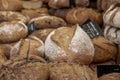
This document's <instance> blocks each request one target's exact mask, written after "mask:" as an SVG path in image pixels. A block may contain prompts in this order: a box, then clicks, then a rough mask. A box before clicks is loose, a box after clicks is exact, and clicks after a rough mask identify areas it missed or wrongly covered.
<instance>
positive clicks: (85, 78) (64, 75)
mask: <svg viewBox="0 0 120 80" xmlns="http://www.w3.org/2000/svg"><path fill="white" fill-rule="evenodd" d="M49 69H50V80H98V78H97V75H96V74H95V73H94V72H93V71H92V70H91V69H90V68H89V67H88V66H85V65H78V64H68V63H51V64H50V68H49Z"/></svg>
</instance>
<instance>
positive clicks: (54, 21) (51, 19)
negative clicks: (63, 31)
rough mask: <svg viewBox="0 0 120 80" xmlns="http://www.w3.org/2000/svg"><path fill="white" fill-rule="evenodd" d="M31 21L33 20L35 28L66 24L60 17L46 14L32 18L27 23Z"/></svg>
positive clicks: (56, 26) (55, 26)
mask: <svg viewBox="0 0 120 80" xmlns="http://www.w3.org/2000/svg"><path fill="white" fill-rule="evenodd" d="M31 22H34V26H35V28H36V29H45V28H58V27H62V26H65V25H66V22H65V21H64V20H63V19H62V18H59V17H55V16H46V15H45V16H44V15H43V16H40V17H37V18H33V19H32V20H31V21H30V22H29V23H31Z"/></svg>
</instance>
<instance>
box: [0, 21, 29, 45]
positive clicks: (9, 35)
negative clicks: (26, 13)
mask: <svg viewBox="0 0 120 80" xmlns="http://www.w3.org/2000/svg"><path fill="white" fill-rule="evenodd" d="M27 34H28V29H27V26H26V25H25V24H24V23H23V22H21V21H11V22H3V23H1V24H0V43H11V42H15V41H19V40H20V39H22V38H24V37H26V36H27Z"/></svg>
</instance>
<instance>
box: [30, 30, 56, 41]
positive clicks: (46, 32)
mask: <svg viewBox="0 0 120 80" xmlns="http://www.w3.org/2000/svg"><path fill="white" fill-rule="evenodd" d="M53 30H55V29H51V28H47V29H41V30H36V31H35V32H33V33H32V34H31V35H30V36H36V37H37V38H39V39H41V40H42V41H43V42H45V40H46V38H47V36H48V35H49V33H50V32H52V31H53Z"/></svg>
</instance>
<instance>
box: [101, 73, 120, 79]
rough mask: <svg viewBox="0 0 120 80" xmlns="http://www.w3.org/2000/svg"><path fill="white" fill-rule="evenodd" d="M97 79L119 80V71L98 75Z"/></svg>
mask: <svg viewBox="0 0 120 80" xmlns="http://www.w3.org/2000/svg"><path fill="white" fill-rule="evenodd" d="M99 80H120V73H109V74H106V75H103V76H102V77H100V78H99Z"/></svg>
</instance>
